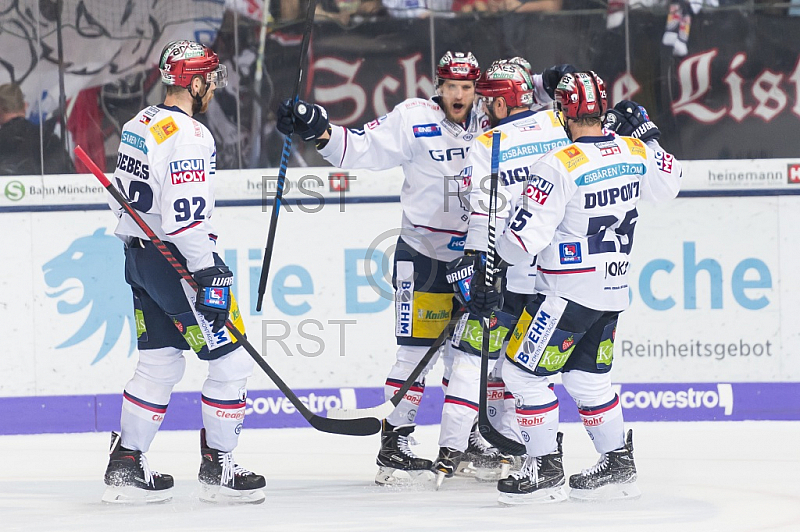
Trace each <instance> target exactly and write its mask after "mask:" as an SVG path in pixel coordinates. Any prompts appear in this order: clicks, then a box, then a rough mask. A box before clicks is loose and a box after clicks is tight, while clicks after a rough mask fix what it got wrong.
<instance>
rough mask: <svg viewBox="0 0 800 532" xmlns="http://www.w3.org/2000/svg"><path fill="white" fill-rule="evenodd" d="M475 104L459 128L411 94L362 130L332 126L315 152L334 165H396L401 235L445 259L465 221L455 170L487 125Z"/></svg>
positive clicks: (452, 254) (460, 239)
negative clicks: (400, 177)
mask: <svg viewBox="0 0 800 532" xmlns="http://www.w3.org/2000/svg"><path fill="white" fill-rule="evenodd" d="M476 107H477V106H473V109H472V113H471V115H470V117H469V121H468V122H467V123H466V126H462V125H461V124H455V123H453V122H451V121H449V120H447V118H446V117H445V113H444V111H443V110H442V109H441V107H439V104H438V103H437V101H436V99H435V98H434V99H431V100H423V99H421V98H411V99H408V100H406V101H404V102H402V103H400V104H399V105H397V107H395V108H394V109H393V110H392V111H391V112H390V113H389V114H387V115H385V116H382V117H380V118H377V119H376V120H373V121H372V122H369V123H368V124H365V125H364V128H363V129H348V128H344V127H341V126H335V125H332V126H331V139H330V141H329V142H328V144H327V145H325V147H323V148H322V149H321V150H319V152H320V154H322V156H323V157H325V160H327V161H328V162H330V163H331V164H333V165H334V166H337V167H339V168H354V169H355V168H369V169H371V170H386V169H389V168H394V167H397V166H400V167H402V169H403V175H404V176H405V179H404V181H403V187H402V190H401V191H400V202H401V204H402V207H403V220H402V229H403V239H404V240H405V241H406V242H407V243H408V244H409V245H410V246H411V247H412V248H413V249H414V250H416V251H417V252H419V253H421V254H422V255H424V256H426V257H430V258H432V259H436V260H441V261H450V260H453V259H455V258H457V257H458V256H459V255H461V254H462V252H463V250H464V238H465V236H466V233H467V221H468V219H469V216H468V214H469V213H468V211H467V210H466V206H465V205H464V204H463V203H464V202H463V201H462V200H461V197H460V196H459V194H460V192H461V190H462V184H461V180H460V177H459V173H460V172H461V169H462V168H463V167H464V161H465V160H466V158H467V155H469V150H470V148H471V146H472V144H473V141H474V139H475V138H476V137H477V136H478V135H480V134H481V133H483V132H484V131H485V130H486V129H487V128H488V126H489V119H488V118H487V117H486V116H485V115H484V114H483V113H479V112H478V111H477V110H476Z"/></svg>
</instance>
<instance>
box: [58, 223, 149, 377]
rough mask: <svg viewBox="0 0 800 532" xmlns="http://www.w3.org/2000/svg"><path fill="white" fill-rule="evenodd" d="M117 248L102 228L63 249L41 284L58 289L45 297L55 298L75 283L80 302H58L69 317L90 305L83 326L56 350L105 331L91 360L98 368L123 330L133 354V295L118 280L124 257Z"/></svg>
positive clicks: (68, 290) (119, 244)
mask: <svg viewBox="0 0 800 532" xmlns="http://www.w3.org/2000/svg"><path fill="white" fill-rule="evenodd" d="M121 245H122V243H121V242H120V241H119V240H118V239H117V238H116V237H115V236H113V235H107V234H105V229H104V228H100V229H98V230H97V231H95V232H94V233H93V234H92V235H91V236H84V237H81V238H78V239H77V240H75V241H74V242H73V243H72V244H71V245H70V246H69V248H67V250H66V251H64V252H63V253H61V254H60V255H58V256H56V257H55V258H53V259H52V260H50V261H49V262H47V263H46V264H45V265H44V266H42V271H43V272H44V281H45V283H47V286H49V287H50V288H53V289H57V290H56V291H55V292H51V293H48V294H47V296H48V297H52V298H58V297H61V296H62V295H64V294H66V293H68V292H72V291H73V290H76V289H78V286H76V284H79V285H81V286H82V288H83V294H82V297H81V299H80V300H79V301H78V302H76V303H72V302H69V301H65V300H63V299H62V300H59V301H58V304H57V307H56V308H57V309H58V313H59V314H73V313H75V312H78V311H80V310H83V309H84V308H86V307H89V314H88V316H86V321H84V322H83V325H81V327H80V328H79V329H78V330H77V331H76V332H75V333H74V334H73V335H72V336H71V337H69V338H68V339H66V340H64V341H63V342H61V344H59V345H57V346H56V349H63V348H66V347H71V346H73V345H76V344H79V343H81V342H83V341H84V340H86V339H87V338H89V337H91V336H94V335H95V333H97V332H98V331H99V330H100V329H101V328H104V337H103V343H102V345H101V346H100V349H99V351H98V352H97V354H96V355H95V357H94V360H93V361H92V364H96V363H97V362H99V361H100V360H102V359H103V357H105V356H106V355H107V354H108V353H109V351H111V349H112V348H113V347H114V346H115V345H116V344H117V342H118V341H119V339H120V336H121V335H122V330H123V328H124V327H125V326H127V327H128V330H129V332H130V338H131V340H130V347H129V349H128V356H131V354H132V353H133V349H134V347H135V345H136V329H135V323H134V321H133V311H132V308H131V307H132V303H131V301H132V298H131V292H130V289H129V288H128V285H127V284H126V283H125V281H124V279H123V276H122V272H123V271H124V258H125V257H124V255H123V253H122V249H121ZM65 285H66V286H65ZM62 287H64V288H62ZM58 289H60V290H58Z"/></svg>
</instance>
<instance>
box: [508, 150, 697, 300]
mask: <svg viewBox="0 0 800 532" xmlns="http://www.w3.org/2000/svg"><path fill="white" fill-rule="evenodd" d="M681 174H682V169H681V165H680V163H679V162H678V161H677V160H675V158H674V157H673V156H672V155H670V154H669V153H667V152H665V151H663V150H662V149H661V147H660V146H659V145H658V143H657V142H656V141H650V142H648V145H647V146H646V145H645V144H644V143H643V142H642V141H640V140H638V139H634V138H631V137H620V136H617V135H615V134H608V135H605V136H601V137H581V138H580V139H578V141H577V142H575V143H573V144H570V145H569V146H567V147H565V148H561V149H556V150H553V151H552V152H550V153H548V154H547V155H545V156H544V157H543V158H541V159H540V160H539V161H538V162H536V163H534V165H533V166H532V167H531V176H530V178H529V179H528V182H527V184H526V187H525V191H524V193H523V197H522V198H521V203H520V205H519V207H518V208H517V210H516V212H515V213H514V216H513V217H512V218H511V219H510V220H509V223H508V225H507V227H506V230H505V233H503V235H502V236H501V237H499V238H498V244H497V250H498V252H499V254H500V256H501V257H503V258H504V259H506V260H507V261H508V262H510V263H511V264H516V263H518V262H520V261H523V260H529V255H534V254H536V255H538V261H537V263H538V268H539V273H538V275H537V276H536V291H537V292H539V293H542V294H544V295H555V296H559V297H563V298H565V299H569V300H571V301H574V302H576V303H579V304H581V305H583V306H585V307H589V308H591V309H594V310H606V311H622V310H625V309H626V308H627V307H628V304H629V294H628V275H627V274H628V269H629V254H630V252H631V247H632V246H633V234H634V229H635V227H636V221H637V219H638V213H637V211H636V204H637V203H638V202H639V200H648V201H666V200H669V199H672V198H674V197H675V196H677V195H678V191H679V190H680V184H681Z"/></svg>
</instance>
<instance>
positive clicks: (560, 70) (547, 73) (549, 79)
mask: <svg viewBox="0 0 800 532" xmlns="http://www.w3.org/2000/svg"><path fill="white" fill-rule="evenodd" d="M573 72H577V70H576V69H575V67H574V66H572V65H570V64H563V65H553V66H551V67H550V68H545V69H544V72H542V85H544V90H546V91H547V94H548V95H549V96H550V98H551V99H553V100H555V99H556V87H558V82H559V81H561V78H563V77H564V74H572V73H573Z"/></svg>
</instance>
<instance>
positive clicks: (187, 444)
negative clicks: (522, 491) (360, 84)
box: [0, 421, 800, 532]
mask: <svg viewBox="0 0 800 532" xmlns="http://www.w3.org/2000/svg"><path fill="white" fill-rule="evenodd" d="M628 426H629V427H630V428H633V429H634V447H635V458H636V465H637V468H638V470H639V487H640V488H641V490H642V492H643V495H642V498H641V499H639V500H635V501H619V502H615V503H609V504H597V503H578V502H573V501H566V502H563V503H559V504H555V505H537V506H520V507H512V508H507V507H500V506H499V505H498V504H497V502H496V500H497V491H496V487H495V485H494V484H493V483H488V484H482V483H478V482H476V481H474V480H471V479H459V478H455V479H452V480H446V481H445V484H444V485H443V486H442V489H441V490H440V491H438V492H437V491H433V490H432V489H430V488H425V487H414V488H405V489H398V488H384V487H379V486H376V485H374V483H373V477H374V475H375V472H376V468H375V465H374V459H375V454H376V452H377V448H378V437H377V436H371V437H366V438H356V437H346V436H334V435H328V434H322V433H318V432H316V431H314V430H313V429H280V430H264V429H260V430H255V429H254V430H245V431H244V432H243V434H242V438H241V442H240V446H239V448H238V449H237V451H236V453H235V457H236V459H237V462H239V463H240V464H242V465H243V466H244V467H247V468H249V469H252V470H254V471H256V472H258V473H261V474H263V475H265V476H266V477H267V482H268V484H267V490H266V494H267V500H266V502H265V503H264V504H261V505H255V506H217V505H210V504H206V503H201V502H200V501H199V500H198V499H197V492H198V491H199V485H198V483H197V470H198V466H199V462H200V457H199V434H198V433H197V432H189V431H176V432H167V431H165V432H162V433H160V434H159V435H158V436H157V437H156V439H155V441H154V443H153V446H152V448H151V450H150V452H149V453H148V458H149V462H150V466H151V468H153V469H155V470H158V471H162V472H166V473H170V474H172V475H173V476H174V477H175V488H174V498H173V500H172V501H170V502H168V503H165V504H160V505H148V506H115V505H105V504H103V503H101V502H100V497H101V495H102V493H103V489H104V484H103V481H102V477H103V472H104V470H105V466H106V460H107V455H106V452H107V449H108V443H109V435H108V434H99V433H89V434H52V435H34V436H2V437H0V457H2V458H1V459H0V530H2V531H4V532H11V531H18V530H19V531H23V530H24V531H26V532H29V531H31V532H32V531H47V532H62V531H64V532H67V531H75V532H87V531H103V532H124V531H143V532H156V531H162V530H163V531H170V532H182V531H237V532H238V531H263V530H280V531H295V530H309V531H315V532H320V531H328V530H335V531H340V530H341V531H380V532H385V531H395V530H397V531H400V530H407V531H418V530H459V531H462V532H463V531H473V530H474V531H489V530H491V531H494V532H504V531H511V530H531V531H540V530H559V531H562V532H563V531H570V530H587V531H592V532H601V531H614V532H620V531H627V530H630V531H637V532H638V531H656V530H658V531H662V530H663V531H681V532H684V531H695V530H696V531H704V532H710V531H716V530H718V531H726V532H729V531H744V530H748V531H749V530H752V531H767V530H769V531H773V530H775V531H777V530H786V531H795V532H797V531H800V489H799V488H800V444H798V442H799V441H800V423H798V422H763V421H759V422H756V421H749V422H716V423H704V422H695V423H638V424H637V423H631V424H628ZM562 431H563V432H564V434H565V436H564V468H565V472H566V474H567V475H570V474H572V473H576V472H578V471H579V470H580V469H581V468H587V467H590V466H591V465H593V464H594V463H595V462H596V460H597V455H596V454H595V452H594V448H593V447H592V445H591V442H590V441H589V438H588V437H587V436H586V433H585V432H584V430H583V428H582V426H580V425H578V424H564V425H562ZM415 436H416V438H417V439H418V440H419V441H420V444H419V445H417V446H415V447H414V451H415V452H416V453H417V454H419V455H421V456H425V457H431V458H433V457H434V456H435V455H436V451H437V445H436V440H437V437H438V426H424V427H419V428H418V429H417V432H416V433H415Z"/></svg>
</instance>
